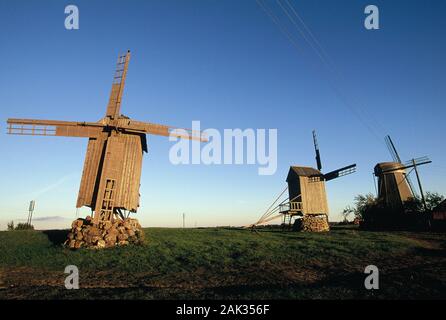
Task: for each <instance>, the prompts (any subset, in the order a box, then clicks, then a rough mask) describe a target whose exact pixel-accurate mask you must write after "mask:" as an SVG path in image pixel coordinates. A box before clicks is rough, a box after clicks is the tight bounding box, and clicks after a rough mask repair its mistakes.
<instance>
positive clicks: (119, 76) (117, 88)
mask: <svg viewBox="0 0 446 320" xmlns="http://www.w3.org/2000/svg"><path fill="white" fill-rule="evenodd" d="M129 61H130V51H127V53H126V54H125V55H120V56H119V57H118V62H117V63H116V71H115V75H114V77H113V84H112V89H111V92H110V98H109V100H108V106H107V112H106V114H105V115H106V116H107V117H110V118H112V119H116V118H118V117H119V114H120V111H121V98H122V93H123V91H124V86H125V78H126V77H127V69H128V66H129Z"/></svg>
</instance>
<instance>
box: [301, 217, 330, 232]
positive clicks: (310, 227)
mask: <svg viewBox="0 0 446 320" xmlns="http://www.w3.org/2000/svg"><path fill="white" fill-rule="evenodd" d="M301 220H302V221H301V231H307V232H325V231H330V226H329V225H328V218H327V216H326V215H319V216H313V215H305V216H303V217H302V219H301Z"/></svg>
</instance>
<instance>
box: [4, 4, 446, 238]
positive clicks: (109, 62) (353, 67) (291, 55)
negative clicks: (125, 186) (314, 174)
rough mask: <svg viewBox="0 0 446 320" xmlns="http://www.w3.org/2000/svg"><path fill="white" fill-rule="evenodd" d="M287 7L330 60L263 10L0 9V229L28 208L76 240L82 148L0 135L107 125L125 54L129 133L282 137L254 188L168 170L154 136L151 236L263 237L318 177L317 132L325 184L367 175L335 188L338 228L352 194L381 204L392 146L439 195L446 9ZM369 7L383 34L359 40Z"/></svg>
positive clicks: (187, 169)
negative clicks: (49, 125) (197, 229)
mask: <svg viewBox="0 0 446 320" xmlns="http://www.w3.org/2000/svg"><path fill="white" fill-rule="evenodd" d="M282 3H285V2H282ZM290 3H292V5H293V6H294V8H295V9H296V10H297V12H298V14H299V15H300V17H301V18H302V19H303V21H304V22H305V24H306V26H307V27H308V28H309V30H311V33H312V34H313V35H314V37H315V38H316V39H317V42H318V44H320V46H321V47H323V51H321V50H319V51H318V52H324V54H323V55H322V56H323V57H324V59H320V57H319V56H318V54H317V53H316V52H315V51H314V50H313V49H312V46H311V45H310V44H309V43H308V42H306V41H305V38H304V37H302V35H301V34H300V33H299V31H298V29H297V28H296V26H295V25H293V24H292V22H291V21H290V20H289V19H288V17H287V15H286V13H285V12H284V11H283V10H282V8H281V7H280V6H279V5H278V3H277V2H276V1H266V4H267V6H268V8H269V9H270V10H272V12H273V14H274V15H277V18H278V19H279V20H278V21H279V22H280V23H283V24H284V26H285V28H287V30H288V32H290V34H291V37H292V39H294V44H293V43H292V42H291V41H290V40H289V39H288V38H287V36H286V35H285V34H284V32H281V30H280V29H279V28H278V26H277V25H276V24H275V23H274V22H273V21H272V20H271V19H270V17H269V16H268V15H267V14H266V13H265V12H264V11H263V10H262V8H261V7H260V6H259V5H258V3H256V1H254V0H246V1H229V0H227V1H223V0H218V1H216V0H213V1H211V0H206V1H205V0H199V1H198V0H194V1H184V0H182V1H165V0H163V1H70V2H68V1H39V2H37V1H2V2H1V3H0V43H1V50H0V59H1V61H2V64H1V65H2V71H1V76H0V96H1V100H2V101H1V107H0V119H1V122H2V124H1V127H2V128H3V129H2V134H1V135H0V150H1V157H0V168H1V169H0V170H1V177H2V183H1V184H0V229H4V228H5V227H6V222H7V221H9V220H12V219H14V220H16V221H17V222H18V221H19V219H25V218H26V216H27V212H26V210H27V207H28V202H29V200H31V199H35V200H36V211H35V217H36V218H37V219H41V220H40V221H36V223H35V224H36V226H37V227H39V228H51V227H63V226H68V225H69V224H70V222H71V220H73V219H74V218H75V216H76V209H75V203H76V198H77V191H78V188H79V182H80V177H81V172H82V167H83V160H84V155H85V150H86V145H87V139H85V138H65V137H32V136H11V135H6V134H5V131H6V130H5V125H6V119H7V118H9V117H12V118H36V119H54V120H73V121H74V120H79V121H97V120H99V119H100V118H101V117H103V115H104V113H105V109H106V105H107V101H108V95H109V92H110V86H111V81H112V75H113V71H114V67H115V61H116V57H117V55H118V53H120V52H125V51H126V50H127V49H130V50H131V51H132V59H131V61H130V65H129V71H128V76H127V82H126V88H125V92H124V97H123V102H122V109H121V110H122V113H123V114H125V115H127V116H129V117H131V118H132V119H136V120H141V121H150V122H155V123H162V124H169V125H174V126H181V127H190V126H191V121H192V120H200V121H201V125H202V128H217V129H221V130H222V129H225V128H242V129H244V128H254V129H257V128H266V129H268V128H277V129H278V169H277V172H276V174H275V175H272V176H259V175H258V173H257V166H256V165H220V166H216V165H214V166H205V165H188V166H187V165H183V166H174V165H172V164H171V163H170V162H169V158H168V153H169V149H170V147H171V146H172V144H173V142H169V141H168V139H167V138H165V137H159V136H148V142H149V153H148V154H145V157H144V163H143V173H142V178H141V207H140V209H139V211H138V213H137V214H136V215H135V217H137V218H139V219H140V221H141V222H142V224H143V225H144V226H180V225H181V222H182V218H181V216H182V213H183V212H185V213H186V223H187V225H188V226H194V225H197V226H214V225H242V224H248V223H251V222H254V221H255V220H256V219H257V218H258V217H259V216H260V215H261V214H263V211H264V210H265V209H266V208H267V207H268V205H269V204H270V203H271V202H272V201H273V199H274V198H275V197H276V196H277V194H278V193H279V192H280V191H281V190H282V189H283V188H284V187H285V179H286V175H287V171H288V167H289V166H290V165H292V164H300V165H310V166H314V165H315V161H314V151H313V144H312V136H311V131H312V130H313V129H316V130H317V132H318V138H319V145H320V149H321V155H322V164H323V169H324V170H323V171H330V170H332V169H337V168H338V167H341V166H344V165H348V164H350V163H354V162H355V163H357V166H358V171H357V173H355V174H353V175H349V176H347V177H342V178H339V179H337V180H333V181H330V182H328V183H327V192H328V199H329V206H330V219H332V220H339V219H340V215H339V213H340V212H341V211H342V209H343V208H344V207H345V206H346V205H347V204H349V203H351V202H352V200H353V197H354V196H355V195H356V194H358V193H368V192H375V188H374V184H373V178H372V170H373V167H374V165H375V164H376V163H377V162H382V161H389V160H391V157H390V154H389V152H388V150H387V148H386V146H385V144H384V136H385V135H386V134H390V135H391V137H392V138H393V140H394V142H395V144H396V146H397V149H398V151H399V153H400V156H401V158H402V159H405V160H408V159H410V158H411V157H418V156H424V155H427V156H429V157H430V158H431V159H432V161H433V163H432V164H431V165H427V166H423V167H421V168H420V173H421V178H422V181H423V183H424V188H425V189H426V190H430V191H437V192H440V193H443V194H445V193H446V182H445V176H446V165H445V162H444V160H445V157H446V149H445V142H444V141H445V126H444V123H445V116H446V111H445V103H444V101H445V100H446V82H445V74H446V63H445V57H446V55H445V51H446V37H445V31H446V20H445V19H444V12H445V10H446V2H444V1H435V0H416V1H415V0H404V1H402V0H401V1H400V0H392V1H361V0H351V1H350V0H343V1H321V0H311V1H310V0H299V1H295V0H290ZM68 4H75V5H77V6H78V8H79V11H80V24H79V26H80V29H79V30H70V31H69V30H66V29H65V28H64V20H65V16H66V15H65V13H64V8H65V6H66V5H68ZM368 4H375V5H377V6H378V8H379V10H380V29H379V30H366V29H365V28H364V19H365V14H364V8H365V7H366V5H368ZM287 19H288V20H287ZM307 39H309V38H308V34H307ZM311 43H313V42H311ZM313 45H314V44H313ZM327 57H328V58H327ZM324 62H325V63H328V64H329V65H330V66H331V67H327V66H326V64H324ZM88 211H89V210H88V209H87V208H83V209H81V210H80V211H79V215H81V216H82V215H86V214H87V213H88ZM54 217H59V218H54Z"/></svg>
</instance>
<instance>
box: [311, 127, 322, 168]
mask: <svg viewBox="0 0 446 320" xmlns="http://www.w3.org/2000/svg"><path fill="white" fill-rule="evenodd" d="M313 143H314V151H315V152H316V164H317V169H318V170H319V171H320V170H321V169H322V163H321V154H320V153H319V145H318V143H317V138H316V130H313Z"/></svg>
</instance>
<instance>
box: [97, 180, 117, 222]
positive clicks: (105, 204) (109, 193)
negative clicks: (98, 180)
mask: <svg viewBox="0 0 446 320" xmlns="http://www.w3.org/2000/svg"><path fill="white" fill-rule="evenodd" d="M115 186H116V180H114V179H107V180H106V182H105V190H104V197H103V198H102V207H101V212H100V215H99V219H100V221H110V220H111V218H112V216H113V209H114V201H115Z"/></svg>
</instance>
